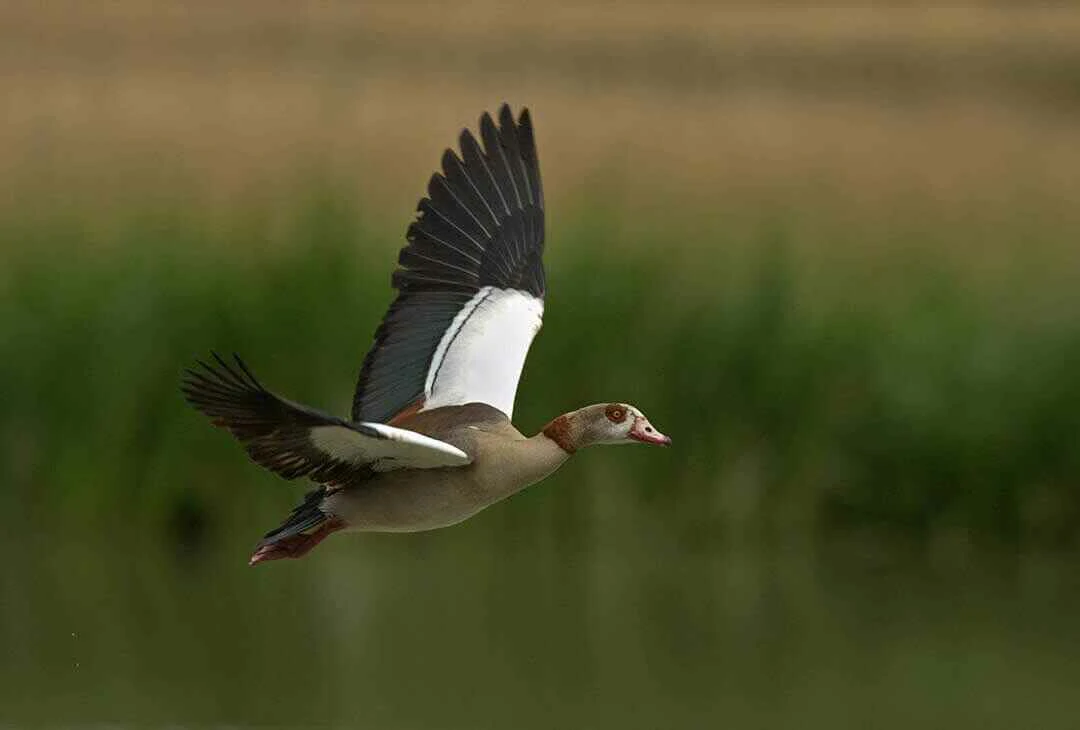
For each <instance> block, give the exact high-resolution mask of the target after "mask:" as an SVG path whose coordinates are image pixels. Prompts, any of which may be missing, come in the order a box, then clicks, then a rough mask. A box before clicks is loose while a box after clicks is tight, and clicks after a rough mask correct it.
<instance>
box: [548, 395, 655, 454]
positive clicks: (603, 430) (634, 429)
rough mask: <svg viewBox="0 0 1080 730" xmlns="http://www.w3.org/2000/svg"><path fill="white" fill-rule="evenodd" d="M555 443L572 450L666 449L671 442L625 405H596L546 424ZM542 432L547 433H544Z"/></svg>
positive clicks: (638, 412)
mask: <svg viewBox="0 0 1080 730" xmlns="http://www.w3.org/2000/svg"><path fill="white" fill-rule="evenodd" d="M551 426H554V427H555V428H554V429H552V430H553V431H556V432H559V431H562V432H564V433H558V434H557V435H558V436H561V437H563V438H559V439H557V440H559V441H560V443H561V442H563V441H566V442H569V443H571V444H573V447H574V448H580V447H583V446H593V445H598V444H629V443H634V442H637V443H643V444H656V445H659V446H670V445H671V439H670V438H668V437H667V436H665V435H664V434H662V433H660V430H659V429H657V428H656V427H655V426H653V425H652V423H650V422H649V419H648V418H646V416H645V414H644V413H642V412H641V411H640V410H639V409H637V408H635V407H634V406H632V405H629V404H627V403H597V404H595V405H591V406H585V407H584V408H582V409H580V410H577V411H574V412H572V413H568V414H566V415H565V416H560V418H558V419H556V420H555V421H553V422H552V424H550V426H549V428H550V427H551ZM545 432H547V431H546V430H545Z"/></svg>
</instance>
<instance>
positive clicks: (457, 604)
mask: <svg viewBox="0 0 1080 730" xmlns="http://www.w3.org/2000/svg"><path fill="white" fill-rule="evenodd" d="M516 507H517V508H521V505H517V506H516ZM514 508H515V506H514V505H503V506H501V507H499V508H496V509H514ZM493 524H494V523H492V522H490V521H487V519H486V518H485V517H484V516H483V515H482V516H480V517H479V518H477V519H475V520H473V521H472V522H470V523H466V524H464V525H461V526H459V527H457V528H453V529H450V530H443V531H440V532H434V533H429V534H419V535H387V536H380V535H373V536H352V535H348V536H344V537H340V538H335V539H334V540H331V541H329V542H328V543H326V544H325V545H324V546H322V547H320V548H319V550H318V551H316V552H315V553H313V554H312V555H311V556H310V557H309V558H307V559H305V560H303V561H296V562H284V563H275V564H270V565H267V566H263V567H260V568H259V569H249V568H248V567H247V566H246V565H245V562H244V559H245V557H246V555H245V553H244V552H243V549H242V548H239V549H238V548H237V546H236V545H237V544H239V542H238V541H230V540H226V542H229V544H228V545H220V546H218V545H212V546H210V547H203V548H198V547H190V548H189V549H182V550H173V549H172V548H169V547H166V546H163V545H161V544H157V543H155V544H152V545H140V544H130V543H128V542H127V541H126V540H125V538H124V536H123V535H111V536H102V538H101V539H100V540H96V541H94V540H86V539H80V540H72V539H66V540H65V539H64V538H62V537H61V536H58V535H47V536H46V535H41V534H37V535H23V536H18V535H13V534H12V533H10V532H6V533H5V535H4V538H3V546H4V548H5V554H6V556H7V560H6V567H5V569H4V571H3V573H2V574H0V639H2V647H3V649H2V651H0V725H4V726H10V727H23V726H56V725H63V726H75V727H78V726H89V725H98V724H101V723H116V724H119V725H140V726H165V725H168V726H173V727H175V726H186V727H212V726H221V725H248V724H256V725H276V726H281V727H294V726H295V727H300V726H314V725H320V726H325V725H328V724H329V725H335V726H349V727H368V728H384V729H386V730H396V729H398V728H401V729H404V728H459V727H460V728H488V727H490V728H553V727H575V728H576V727H617V728H669V727H708V726H716V725H718V724H719V723H721V722H723V723H726V724H727V725H728V726H731V727H739V728H755V727H762V728H766V727H831V728H837V727H852V728H867V727H875V728H910V727H945V726H951V727H969V726H974V725H975V724H978V725H979V726H981V727H983V728H992V727H1000V728H1015V727H1039V728H1051V727H1074V726H1075V722H1076V719H1075V718H1076V717H1077V716H1078V715H1080V695H1078V693H1076V691H1075V688H1076V686H1078V683H1080V652H1078V651H1077V650H1078V649H1080V624H1078V622H1077V621H1076V616H1077V615H1078V613H1080V577H1078V575H1077V572H1076V570H1075V567H1074V563H1075V561H1074V560H1071V559H1069V557H1068V556H1055V555H1051V554H1042V555H1027V556H1018V555H1015V554H1010V553H1008V552H990V553H988V552H978V551H972V550H969V549H945V550H936V551H933V552H932V553H927V552H926V551H925V550H923V551H916V550H914V549H912V548H909V547H904V546H900V545H895V544H884V543H881V542H878V541H875V540H849V541H847V542H844V543H840V542H837V543H835V544H828V545H824V544H813V545H803V546H789V547H786V548H765V547H755V546H745V545H743V546H738V545H725V544H723V543H720V542H716V543H713V542H710V541H707V540H706V541H701V540H695V541H690V542H687V541H685V540H680V539H679V538H678V537H677V536H673V535H671V534H670V533H668V532H667V531H665V530H664V529H663V526H662V525H657V526H656V528H655V529H647V530H645V531H644V533H642V534H622V536H619V537H617V538H610V537H609V538H604V539H603V540H602V541H596V540H593V539H590V537H589V536H588V534H583V533H581V532H580V531H575V530H570V531H566V530H560V528H559V527H558V526H557V525H552V526H551V527H550V528H549V529H543V530H539V531H537V530H531V531H530V530H527V531H525V533H524V534H522V535H519V536H515V535H513V534H509V533H507V532H506V531H505V530H503V532H499V530H498V529H492V525H493ZM605 534H606V533H605ZM617 534H618V533H617ZM233 543H236V544H233Z"/></svg>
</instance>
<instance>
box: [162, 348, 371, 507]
mask: <svg viewBox="0 0 1080 730" xmlns="http://www.w3.org/2000/svg"><path fill="white" fill-rule="evenodd" d="M212 354H213V358H214V361H215V363H216V364H215V365H209V364H207V363H205V362H202V361H198V364H199V368H200V369H189V370H187V371H186V373H185V376H184V380H183V383H182V385H181V387H180V390H181V391H182V392H183V394H184V397H185V398H187V401H188V402H189V403H190V404H191V405H192V406H194V407H195V408H196V409H198V410H199V411H200V412H202V413H203V414H204V415H206V416H207V417H208V418H210V420H211V421H212V422H213V423H214V425H216V426H220V427H222V428H225V429H227V430H228V431H229V432H230V433H231V434H232V435H233V436H235V437H236V438H237V439H238V440H239V441H240V442H241V443H243V444H244V448H245V450H246V451H247V453H248V456H250V457H251V459H252V460H253V461H254V462H255V463H257V464H259V465H260V466H264V467H266V468H267V469H270V470H271V471H273V472H275V473H276V474H279V475H280V476H282V477H284V478H286V479H297V478H299V477H307V478H309V479H311V480H312V481H315V482H318V483H320V484H327V485H330V486H333V487H347V486H353V485H355V484H358V483H360V482H362V481H365V480H366V479H368V478H369V477H370V476H371V473H372V472H371V467H370V466H369V465H368V464H361V463H356V462H351V461H342V460H338V459H335V458H333V457H332V456H330V455H328V454H327V453H325V452H324V451H322V450H320V449H318V448H316V446H315V445H314V444H313V443H312V441H311V437H310V433H311V429H312V428H314V427H317V426H340V427H342V428H347V429H350V430H352V431H356V432H357V433H359V434H362V435H363V436H367V437H369V438H377V439H381V438H384V437H383V436H382V435H381V434H380V433H379V432H378V431H376V430H375V429H373V428H371V427H368V426H364V425H363V424H358V423H349V422H347V421H344V420H342V419H340V418H336V417H334V416H330V415H327V414H325V413H322V412H320V411H317V410H315V409H314V408H308V407H307V406H303V405H300V404H298V403H293V402H291V401H287V400H285V399H284V398H280V397H278V396H276V395H274V394H273V393H271V392H270V391H268V390H266V389H265V388H264V387H263V386H262V384H261V383H259V381H258V380H257V379H256V378H255V376H254V375H252V374H251V371H250V370H248V368H247V366H246V365H245V364H244V361H243V360H241V359H240V357H239V356H238V355H233V358H234V360H235V363H234V364H233V365H230V364H229V363H227V362H226V361H225V360H223V359H222V358H221V357H220V356H219V355H218V354H217V353H212Z"/></svg>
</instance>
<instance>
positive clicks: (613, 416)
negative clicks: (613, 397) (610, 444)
mask: <svg viewBox="0 0 1080 730" xmlns="http://www.w3.org/2000/svg"><path fill="white" fill-rule="evenodd" d="M604 414H605V415H606V416H607V417H608V420H609V421H611V422H612V423H622V422H623V421H625V420H626V409H625V408H623V407H622V406H620V405H617V404H615V403H612V404H611V405H609V406H608V407H607V408H606V409H605V410H604Z"/></svg>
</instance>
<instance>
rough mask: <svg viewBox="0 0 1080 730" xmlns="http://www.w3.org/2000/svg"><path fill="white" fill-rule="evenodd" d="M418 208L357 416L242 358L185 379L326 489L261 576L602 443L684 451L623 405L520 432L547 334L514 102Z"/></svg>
mask: <svg viewBox="0 0 1080 730" xmlns="http://www.w3.org/2000/svg"><path fill="white" fill-rule="evenodd" d="M459 146H460V153H456V152H454V151H453V150H451V149H448V150H446V151H445V152H444V153H443V156H442V161H441V162H442V172H441V173H440V172H437V173H435V174H433V175H432V176H431V180H430V181H429V182H428V187H427V197H425V198H423V199H422V200H421V201H420V203H419V205H418V206H417V214H416V219H415V220H414V221H413V222H412V223H411V224H410V226H409V228H408V231H407V233H406V239H407V241H408V243H407V245H406V246H405V247H404V248H403V249H401V253H400V255H399V257H398V268H397V269H396V271H394V274H393V277H392V279H391V285H392V286H393V288H394V289H396V290H397V297H396V298H395V299H394V301H393V303H392V304H391V305H390V309H389V310H388V311H387V312H386V315H385V316H384V318H383V320H382V323H381V324H380V325H379V327H378V329H377V330H376V331H375V338H374V340H375V341H374V344H373V345H372V347H371V350H370V351H369V352H368V354H367V356H366V357H365V358H364V362H363V365H362V367H361V370H360V377H359V381H358V382H357V384H356V393H355V396H354V398H353V404H352V414H351V418H349V419H344V418H338V417H336V416H332V415H329V414H327V413H323V412H321V411H319V410H316V409H314V408H310V407H308V406H304V405H300V404H299V403H293V402H292V401H288V400H285V399H284V398H282V397H280V396H278V395H275V394H274V393H272V392H270V391H269V390H267V389H266V388H264V387H263V385H262V383H261V382H260V381H259V380H258V379H257V378H256V377H255V376H254V375H253V374H252V372H251V370H250V369H249V368H248V366H247V365H246V364H245V363H244V362H243V361H242V360H241V359H240V357H239V356H238V355H234V356H233V358H232V359H231V360H228V359H226V358H223V357H221V356H219V355H217V354H216V353H213V357H212V359H209V360H208V361H206V362H202V361H199V362H198V365H197V366H195V367H192V368H191V369H189V370H187V371H186V373H185V376H184V379H183V384H182V386H181V390H182V392H183V393H184V396H185V397H186V398H187V400H188V402H190V403H191V405H192V406H194V407H195V408H197V409H198V410H199V411H201V412H202V413H203V414H205V415H206V416H207V417H209V418H210V420H211V422H212V423H213V424H214V425H215V426H219V427H221V428H224V429H226V430H227V431H229V433H231V434H232V435H233V436H234V437H236V438H237V439H238V440H239V441H240V442H241V443H242V444H243V446H244V448H245V449H246V451H247V453H248V456H250V457H251V459H252V460H253V461H255V462H256V463H257V464H259V465H260V466H263V467H265V468H267V469H270V470H271V471H273V472H275V473H277V474H278V475H280V476H282V477H284V478H285V479H298V478H300V477H306V478H308V479H310V480H311V481H313V482H315V483H316V484H317V485H318V486H317V487H316V488H314V489H313V490H311V491H309V492H308V493H307V495H306V496H305V498H304V500H303V502H302V503H301V504H300V505H299V506H297V507H296V508H295V509H294V510H293V511H292V513H291V514H290V515H289V516H288V518H287V519H286V520H285V521H284V522H283V523H282V524H281V525H280V526H279V527H277V528H275V529H273V530H271V531H270V532H268V533H267V534H266V535H265V536H264V537H263V539H262V540H261V541H260V542H259V543H258V545H257V546H256V548H255V552H254V553H253V554H252V556H251V559H250V564H251V565H255V564H257V563H261V562H263V561H268V560H277V559H280V558H299V557H302V556H303V555H305V554H307V553H308V552H309V551H310V550H311V549H312V548H313V547H315V546H316V545H318V544H319V543H320V542H321V541H322V540H323V539H324V538H326V537H327V536H328V535H330V534H332V533H334V532H336V531H338V530H343V529H352V530H365V531H381V532H413V531H420V530H431V529H435V528H439V527H446V526H449V525H453V524H456V523H458V522H461V521H462V520H465V519H467V518H469V517H471V516H472V515H475V514H476V513H477V512H479V511H480V510H482V509H484V508H486V507H489V506H491V505H492V504H494V503H496V502H498V501H500V500H502V499H505V498H506V497H509V496H511V495H513V494H515V493H517V492H519V491H521V490H522V489H524V488H525V487H527V486H529V485H531V484H535V483H536V482H538V481H540V480H542V479H544V478H545V477H546V476H548V475H549V474H551V473H552V472H554V471H555V470H556V469H558V468H559V467H560V466H561V465H562V464H563V463H564V462H565V461H566V460H567V459H568V458H569V457H570V456H571V455H572V454H574V453H575V452H577V451H578V450H579V449H582V448H584V447H586V446H592V445H594V444H618V443H626V442H641V443H646V444H660V445H669V444H670V443H671V439H669V438H668V437H667V436H665V435H663V434H662V433H660V432H659V431H658V430H656V428H654V427H653V425H652V424H651V423H649V419H647V418H646V417H645V414H643V413H642V412H641V411H640V410H638V409H637V408H635V407H634V406H632V405H629V404H626V403H620V402H613V403H599V404H595V405H590V406H585V407H584V408H581V409H579V410H576V411H571V412H570V413H564V414H563V415H561V416H558V417H557V418H555V419H553V420H552V421H550V422H549V423H548V424H547V425H546V426H544V428H543V429H542V430H541V431H540V433H538V434H536V435H535V436H532V437H525V436H523V435H522V434H521V433H520V432H519V431H518V430H517V429H516V428H514V426H513V424H512V423H511V417H512V416H513V412H514V397H515V394H516V392H517V385H518V379H519V378H520V377H521V370H522V367H523V366H524V364H525V357H526V355H527V353H528V350H529V346H530V344H531V343H532V340H533V338H534V337H535V336H536V333H537V332H538V331H539V329H540V322H541V318H542V316H543V313H544V295H545V293H546V291H547V285H546V280H545V276H544V263H543V253H544V195H543V189H542V186H541V183H540V167H539V165H538V163H537V156H536V141H535V138H534V135H533V124H532V119H531V117H530V115H529V111H528V110H527V109H524V110H522V111H521V114H520V115H519V116H518V118H517V119H516V120H515V119H514V117H513V114H512V113H511V110H510V107H509V106H507V105H505V104H504V105H503V106H502V108H501V109H500V110H499V113H498V121H497V122H496V120H495V119H493V118H492V116H491V115H490V114H487V113H485V114H484V115H483V116H481V117H480V134H479V140H477V138H476V137H475V136H474V135H473V134H472V133H470V132H469V130H467V129H466V130H463V131H462V133H461V136H460V139H459Z"/></svg>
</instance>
